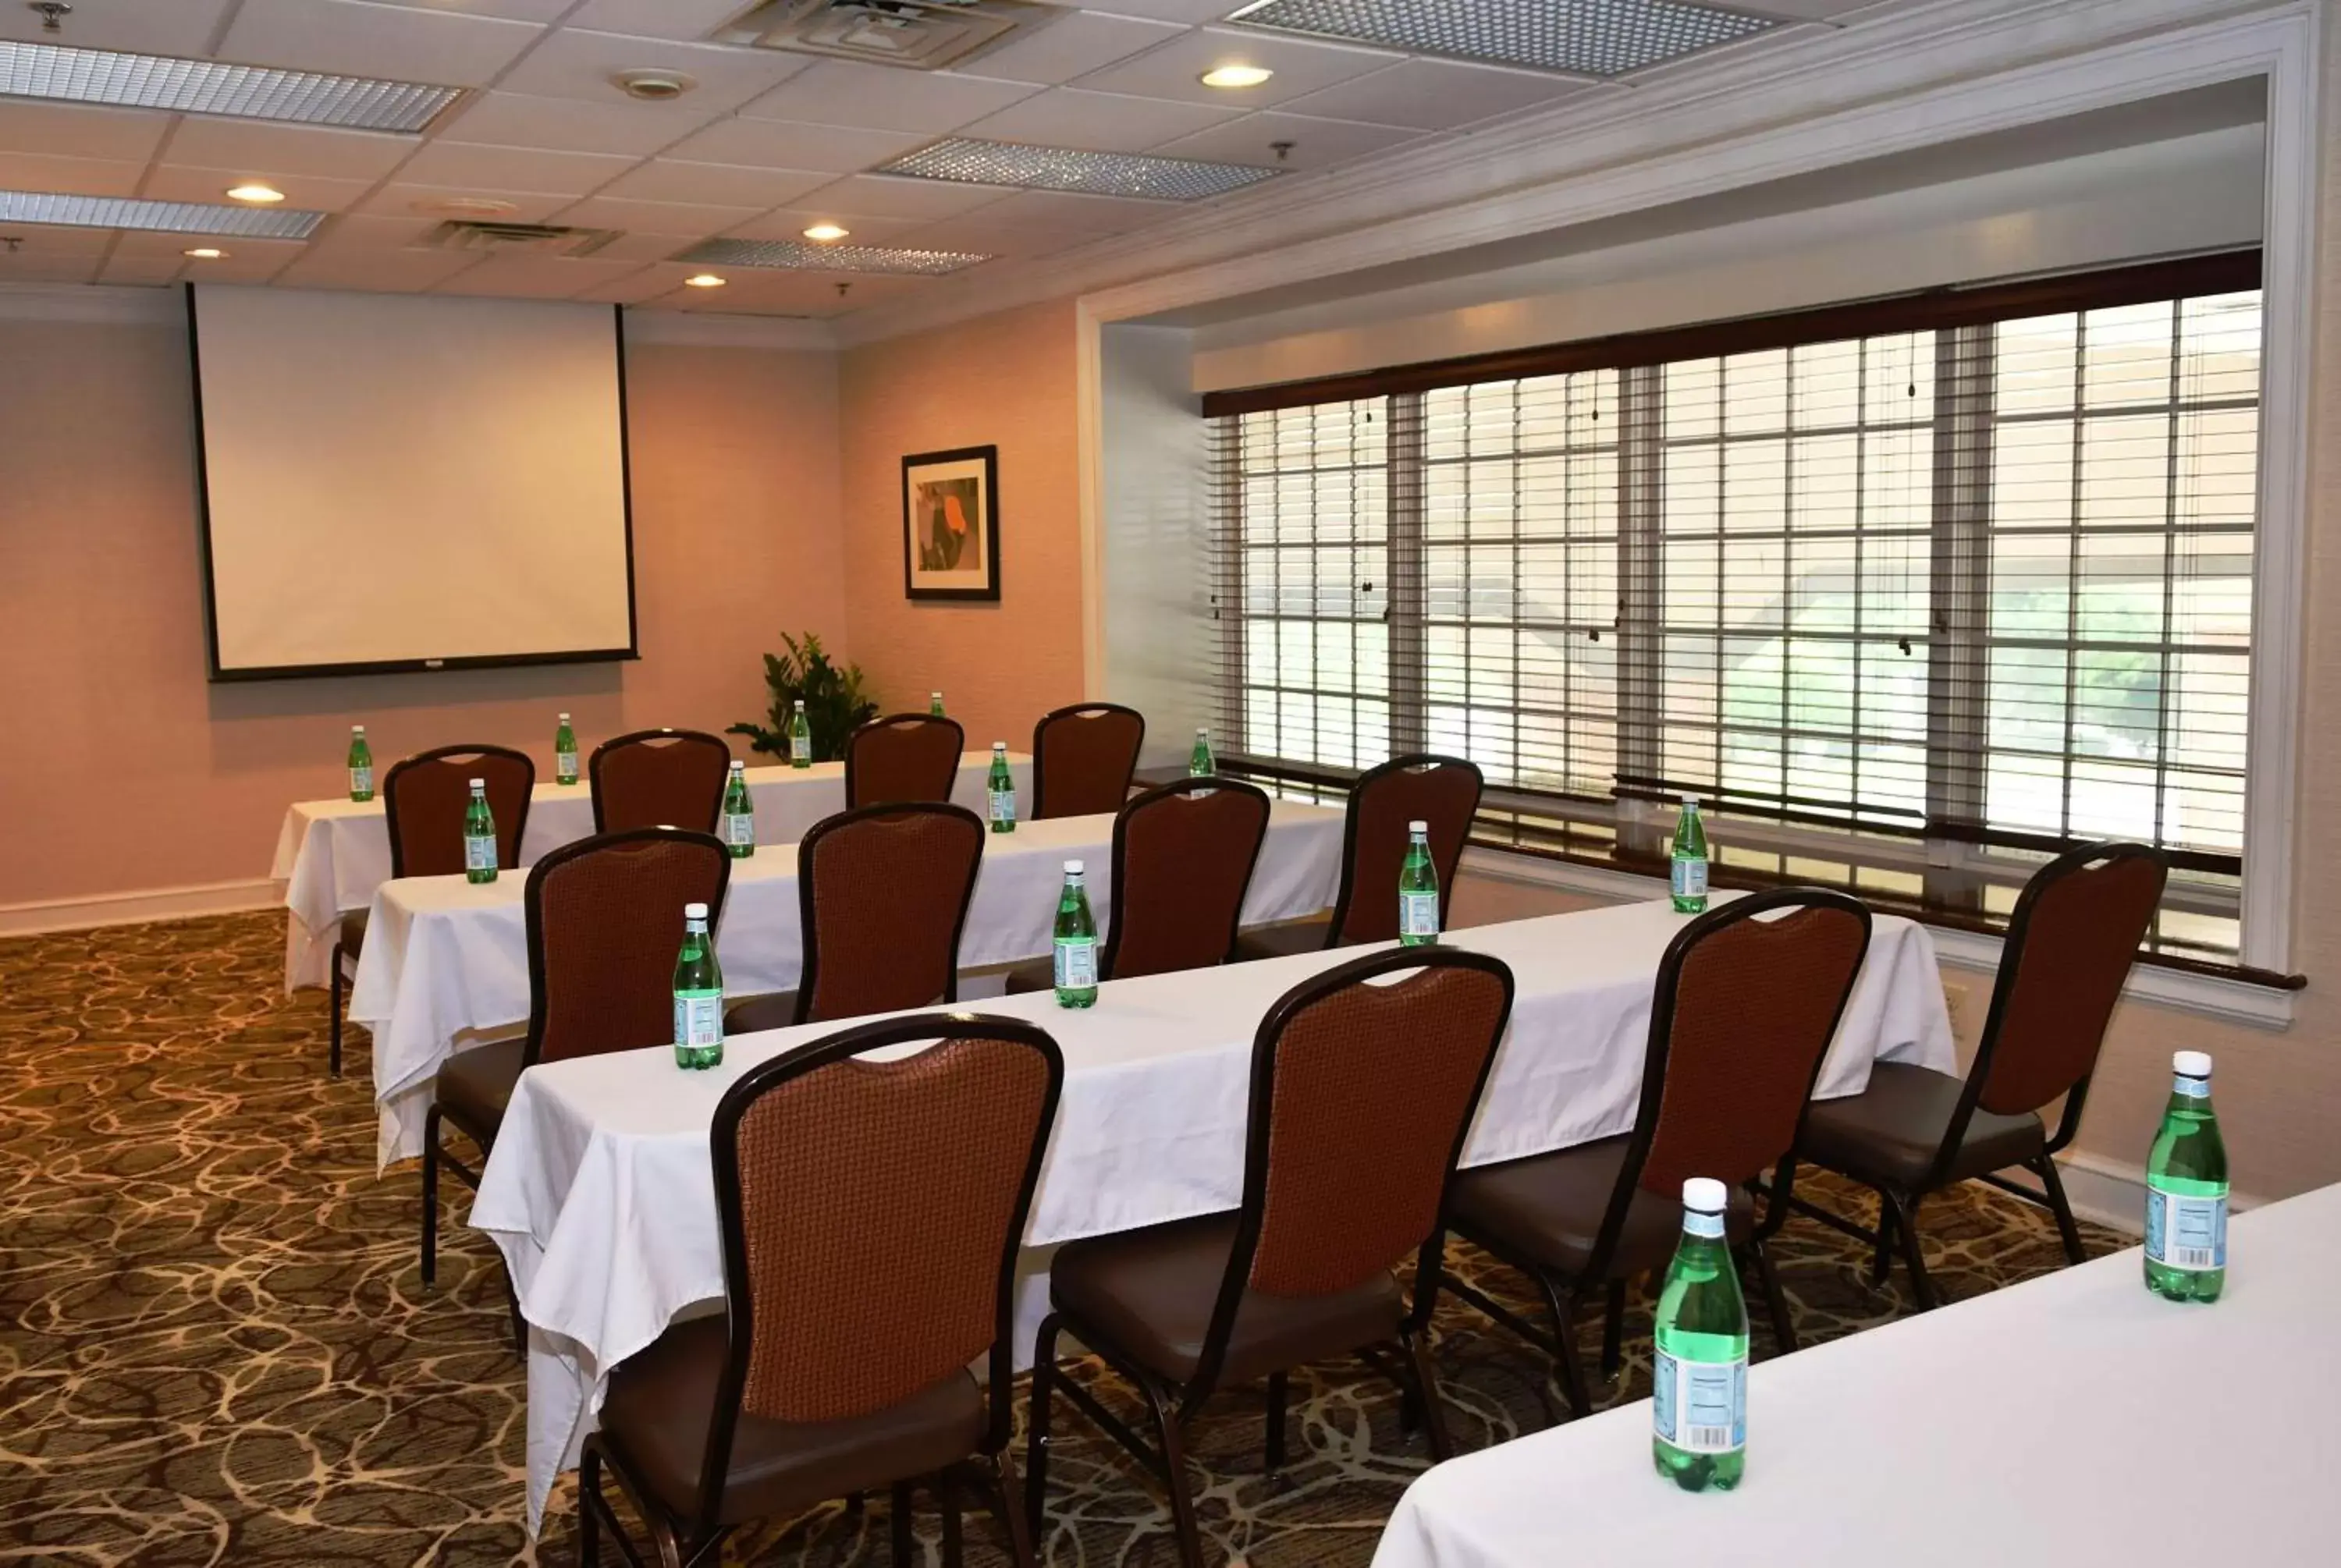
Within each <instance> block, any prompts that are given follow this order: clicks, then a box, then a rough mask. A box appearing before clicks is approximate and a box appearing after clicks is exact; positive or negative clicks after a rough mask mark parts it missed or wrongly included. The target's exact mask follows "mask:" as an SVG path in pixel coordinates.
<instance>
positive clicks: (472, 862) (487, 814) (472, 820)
mask: <svg viewBox="0 0 2341 1568" xmlns="http://www.w3.org/2000/svg"><path fill="white" fill-rule="evenodd" d="M463 877H464V879H465V880H466V881H472V882H493V881H494V880H495V879H496V819H495V813H493V811H490V810H489V809H488V781H487V780H486V779H473V780H472V799H471V803H470V804H469V805H467V806H465V807H464V808H463Z"/></svg>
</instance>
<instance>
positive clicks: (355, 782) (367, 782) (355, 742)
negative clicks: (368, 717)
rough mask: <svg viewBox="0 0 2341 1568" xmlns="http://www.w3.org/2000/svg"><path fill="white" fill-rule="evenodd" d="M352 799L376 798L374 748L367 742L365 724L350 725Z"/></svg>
mask: <svg viewBox="0 0 2341 1568" xmlns="http://www.w3.org/2000/svg"><path fill="white" fill-rule="evenodd" d="M350 799H353V800H371V799H374V748H372V747H370V746H368V745H367V744H366V738H365V726H364V725H363V724H353V725H351V726H350Z"/></svg>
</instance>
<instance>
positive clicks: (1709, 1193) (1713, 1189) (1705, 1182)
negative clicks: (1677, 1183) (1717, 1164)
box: [1683, 1176, 1731, 1214]
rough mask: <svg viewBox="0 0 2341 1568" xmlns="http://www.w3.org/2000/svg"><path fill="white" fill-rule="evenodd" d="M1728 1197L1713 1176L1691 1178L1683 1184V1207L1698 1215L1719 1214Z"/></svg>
mask: <svg viewBox="0 0 2341 1568" xmlns="http://www.w3.org/2000/svg"><path fill="white" fill-rule="evenodd" d="M1730 1196H1731V1195H1730V1193H1729V1192H1728V1191H1727V1190H1726V1189H1725V1187H1724V1185H1723V1184H1722V1183H1721V1182H1719V1181H1718V1180H1716V1179H1715V1178H1714V1177H1713V1176H1693V1177H1691V1178H1690V1179H1689V1181H1687V1182H1685V1183H1683V1207H1685V1208H1687V1209H1692V1210H1696V1211H1697V1212H1698V1213H1699V1214H1721V1213H1722V1212H1723V1206H1724V1205H1725V1203H1727V1202H1728V1201H1729V1199H1730Z"/></svg>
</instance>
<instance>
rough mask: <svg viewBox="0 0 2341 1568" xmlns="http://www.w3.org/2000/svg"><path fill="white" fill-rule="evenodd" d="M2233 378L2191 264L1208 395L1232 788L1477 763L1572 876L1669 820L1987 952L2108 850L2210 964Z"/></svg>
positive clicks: (2222, 281)
mask: <svg viewBox="0 0 2341 1568" xmlns="http://www.w3.org/2000/svg"><path fill="white" fill-rule="evenodd" d="M1848 329H1858V330H1851V331H1848ZM2259 344H2260V314H2259V295H2258V292H2257V273H2256V257H2252V256H2243V257H2235V256H2223V257H2216V258H2207V259H2205V260H2203V261H2200V262H2197V263H2161V264H2157V265H2155V266H2152V267H2147V268H2133V269H2124V270H2121V271H2118V272H2115V273H2104V274H2099V275H2097V276H2096V277H2094V278H2077V279H2057V280H2051V281H2049V282H2048V283H2027V284H2022V285H2013V286H2008V287H2005V288H2001V289H1997V290H1995V289H1982V290H1976V291H1960V292H1958V293H1957V294H1955V295H1949V296H1946V295H1941V294H1938V295H1928V296H1924V297H1921V298H1918V299H1914V300H1911V301H1908V302H1899V303H1898V302H1876V303H1867V304H1864V305H1861V306H1857V307H1848V308H1846V309H1843V310H1838V311H1831V312H1821V313H1811V314H1809V315H1808V316H1805V317H1786V318H1769V319H1768V320H1766V321H1763V322H1760V323H1726V324H1723V325H1721V326H1718V327H1717V328H1715V329H1712V331H1711V332H1709V333H1708V336H1707V337H1706V338H1704V339H1702V337H1701V334H1700V332H1699V331H1698V329H1689V330H1685V331H1679V332H1667V333H1663V334H1653V335H1652V336H1650V337H1646V338H1620V339H1615V340H1609V341H1608V342H1606V343H1604V344H1599V345H1583V344H1579V345H1568V346H1565V347H1563V348H1559V349H1556V350H1552V351H1549V352H1548V354H1547V356H1546V359H1545V361H1544V362H1547V363H1549V364H1551V365H1552V366H1553V367H1554V368H1553V369H1551V370H1550V371H1549V372H1544V373H1526V372H1535V371H1536V370H1537V366H1538V361H1537V360H1536V358H1535V356H1521V355H1512V356H1506V357H1505V359H1504V360H1503V361H1501V362H1459V363H1458V364H1457V365H1455V366H1453V367H1450V369H1449V372H1448V375H1447V378H1446V381H1447V384H1439V378H1438V377H1437V376H1435V375H1432V374H1430V373H1429V372H1430V371H1433V370H1436V368H1437V367H1429V368H1426V367H1409V368H1407V369H1405V370H1401V371H1398V372H1388V376H1389V380H1388V382H1387V385H1388V389H1389V390H1387V391H1382V392H1377V391H1376V390H1375V388H1374V387H1373V386H1372V385H1371V384H1370V378H1350V381H1348V382H1342V383H1337V384H1338V385H1339V386H1340V390H1344V391H1350V392H1357V393H1359V394H1360V395H1353V396H1347V397H1341V398H1339V399H1331V400H1325V401H1306V395H1307V391H1308V389H1264V390H1263V391H1262V392H1252V393H1236V394H1218V396H1217V397H1216V398H1215V400H1211V401H1207V404H1206V411H1207V412H1211V413H1213V417H1212V418H1211V419H1210V442H1211V467H1212V475H1213V481H1214V491H1213V493H1214V505H1213V512H1212V519H1211V542H1212V555H1211V561H1212V571H1213V572H1214V574H1215V579H1216V581H1215V582H1214V596H1213V597H1214V604H1215V607H1216V614H1217V616H1218V618H1219V625H1218V633H1219V647H1218V658H1219V664H1218V668H1217V669H1216V670H1213V671H1211V672H1210V681H1211V684H1212V686H1213V688H1214V690H1215V691H1216V693H1217V698H1218V701H1217V709H1218V713H1217V718H1218V724H1219V728H1220V732H1221V740H1222V747H1223V749H1225V750H1228V751H1230V752H1231V753H1233V754H1236V755H1239V756H1242V757H1246V758H1250V759H1254V760H1255V761H1257V762H1259V763H1260V764H1263V765H1265V766H1268V767H1270V768H1277V767H1281V768H1284V769H1288V770H1290V771H1293V772H1295V773H1297V774H1300V775H1308V776H1320V777H1321V776H1322V775H1323V774H1325V773H1328V772H1331V773H1338V772H1341V771H1345V770H1349V769H1359V768H1363V767H1368V766H1371V765H1372V764H1373V763H1375V762H1378V761H1380V760H1382V759H1385V758H1387V757H1389V756H1390V755H1393V754H1395V753H1399V752H1404V751H1414V750H1430V751H1436V752H1443V753H1449V754H1453V755H1459V756H1465V757H1469V758H1470V759H1473V760H1474V761H1476V762H1478V763H1479V765H1480V766H1481V767H1482V768H1483V769H1485V770H1486V771H1487V774H1488V778H1489V784H1490V787H1491V789H1493V790H1495V791H1497V792H1498V793H1497V796H1496V798H1495V799H1494V800H1493V801H1492V802H1491V808H1490V819H1491V821H1492V820H1494V819H1496V818H1497V817H1498V816H1501V817H1502V818H1503V819H1504V820H1505V821H1506V822H1508V823H1509V824H1510V825H1511V826H1512V827H1513V828H1515V829H1518V828H1519V825H1520V824H1522V823H1524V822H1526V821H1528V820H1529V819H1543V821H1544V822H1545V824H1546V827H1545V828H1544V829H1542V831H1543V833H1544V836H1545V837H1546V838H1547V839H1548V840H1549V841H1551V842H1556V843H1560V844H1563V845H1566V846H1569V847H1571V848H1576V847H1579V846H1581V845H1582V844H1584V843H1586V842H1592V843H1595V844H1597V845H1599V844H1607V845H1610V846H1614V847H1616V848H1619V849H1637V848H1639V849H1640V850H1642V851H1644V852H1649V853H1655V852H1656V851H1657V849H1659V847H1660V846H1659V840H1658V839H1657V838H1656V837H1655V835H1656V834H1657V833H1658V832H1659V831H1662V829H1660V828H1659V827H1658V826H1657V825H1658V824H1660V823H1662V822H1663V821H1664V820H1665V819H1667V818H1668V817H1669V816H1670V814H1671V802H1672V800H1673V798H1674V797H1676V796H1678V795H1683V794H1691V795H1696V796H1698V797H1699V798H1701V799H1704V800H1706V801H1708V802H1709V803H1710V804H1711V805H1712V806H1713V807H1715V808H1717V809H1719V810H1720V811H1722V812H1723V813H1724V814H1725V816H1726V818H1727V819H1728V820H1731V821H1733V822H1734V823H1735V824H1755V825H1763V824H1770V825H1772V829H1773V830H1774V832H1775V833H1776V835H1777V841H1773V842H1769V843H1767V842H1764V841H1763V840H1762V838H1761V835H1760V834H1758V835H1751V834H1750V833H1748V830H1747V829H1746V828H1745V827H1742V828H1741V830H1740V831H1739V832H1738V835H1737V837H1738V839H1741V840H1742V841H1743V843H1744V846H1745V847H1744V849H1743V850H1742V851H1741V852H1742V853H1744V854H1745V855H1746V856H1747V857H1748V861H1749V863H1751V864H1753V863H1758V862H1769V863H1771V864H1773V865H1776V866H1778V868H1780V869H1781V870H1782V871H1783V873H1784V874H1794V873H1795V871H1796V870H1797V869H1798V868H1804V869H1809V868H1811V866H1812V865H1813V864H1814V863H1815V861H1816V859H1817V858H1818V859H1819V860H1824V861H1826V860H1829V859H1831V858H1832V857H1835V858H1837V859H1838V862H1839V863H1841V864H1844V865H1848V866H1849V865H1853V864H1856V863H1861V862H1868V863H1874V864H1877V865H1886V866H1892V865H1896V864H1898V865H1899V866H1900V867H1901V869H1888V870H1882V871H1872V872H1868V873H1865V874H1864V876H1866V877H1867V878H1868V880H1867V881H1866V882H1863V883H1862V885H1868V886H1876V887H1886V888H1892V889H1894V890H1896V891H1898V892H1907V893H1908V894H1909V895H1910V896H1911V897H1912V898H1914V899H1917V900H1918V901H1923V902H1929V903H1936V904H1939V905H1942V906H1944V907H1946V908H1958V909H1961V910H1965V911H1967V912H1971V913H1976V914H1980V915H1985V916H1988V915H1992V914H1995V913H2004V912H2005V907H2006V905H2007V900H2008V898H2011V897H2012V893H2011V892H2010V889H2011V888H2013V887H2014V886H2015V885H2016V884H2017V883H2020V881H2021V878H2022V875H2023V873H2024V872H2025V870H2026V869H2027V868H2028V866H2029V864H2031V863H2033V862H2035V861H2037V858H2039V857H2040V856H2042V855H2045V854H2047V853H2052V852H2054V851H2056V850H2057V849H2060V848H2062V847H2064V846H2066V845H2068V844H2071V843H2074V842H2079V841H2086V840H2088V839H2101V838H2122V839H2141V840H2145V841H2147V842H2151V843H2156V844H2159V845H2162V846H2164V847H2166V848H2167V849H2169V850H2170V851H2171V853H2172V855H2173V858H2174V862H2175V864H2176V865H2177V866H2178V867H2179V868H2180V869H2181V870H2182V871H2183V872H2185V873H2187V877H2186V878H2181V880H2180V882H2177V883H2174V904H2173V908H2172V911H2171V912H2170V914H2169V916H2168V919H2167V928H2166V933H2165V934H2166V935H2168V936H2170V937H2171V938H2172V939H2173V940H2174V941H2176V942H2178V943H2180V944H2181V945H2188V946H2192V947H2195V948H2200V949H2201V950H2203V951H2207V952H2214V953H2216V952H2221V951H2226V952H2232V951H2233V949H2234V946H2235V944H2234V931H2233V909H2234V905H2235V898H2234V893H2235V888H2236V879H2237V878H2238V876H2239V872H2240V853H2241V848H2242V837H2243V826H2244V824H2243V799H2244V793H2243V791H2244V776H2245V759H2246V710H2247V699H2248V665H2249V660H2250V646H2251V571H2252V534H2253V524H2254V521H2255V510H2256V487H2257V474H2258V424H2257V409H2258V390H2259ZM1703 347H1712V348H1714V349H1716V350H1717V351H1718V352H1698V350H1700V349H1701V348H1703ZM1661 350H1662V351H1663V354H1661V353H1660V352H1656V351H1661ZM1506 370H1517V371H1519V372H1524V373H1517V374H1509V375H1507V374H1503V373H1500V372H1503V371H1506ZM1213 402H1216V403H1217V405H1218V406H1217V408H1216V410H1214V407H1213ZM1832 844H1836V845H1838V849H1831V846H1832ZM1894 844H1900V845H1902V846H1904V848H1903V849H1900V850H1898V851H1897V850H1892V849H1890V846H1892V845H1894ZM1881 846H1884V847H1887V849H1886V851H1885V852H1882V853H1881ZM1728 858H1729V857H1728V856H1727V860H1728ZM1848 879H1851V880H1855V881H1861V878H1848Z"/></svg>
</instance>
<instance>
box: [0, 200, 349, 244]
mask: <svg viewBox="0 0 2341 1568" xmlns="http://www.w3.org/2000/svg"><path fill="white" fill-rule="evenodd" d="M324 221H325V214H324V213H305V212H302V211H300V210H298V209H297V208H284V207H280V208H276V209H274V210H273V211H255V210H254V209H252V208H249V207H219V206H214V205H212V204H210V203H204V202H150V201H145V200H143V199H141V198H139V197H135V196H67V195H59V194H55V193H54V192H49V191H0V223H54V224H56V225H58V226H59V227H62V228H70V229H144V230H153V231H155V232H157V233H172V234H228V235H234V236H238V237H242V238H247V239H262V240H305V239H307V238H308V237H309V236H310V234H311V233H314V231H315V230H316V227H317V225H318V224H319V223H324Z"/></svg>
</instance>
